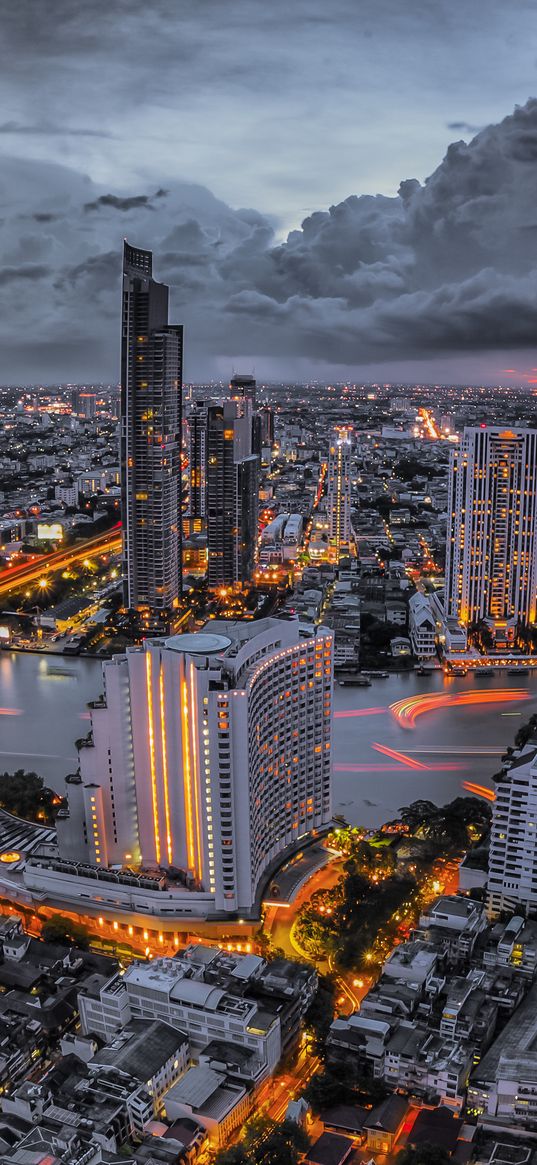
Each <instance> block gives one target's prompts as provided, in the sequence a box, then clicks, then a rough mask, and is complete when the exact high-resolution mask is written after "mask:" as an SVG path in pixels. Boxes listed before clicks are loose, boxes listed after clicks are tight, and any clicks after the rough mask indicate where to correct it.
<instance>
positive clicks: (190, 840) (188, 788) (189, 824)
mask: <svg viewBox="0 0 537 1165" xmlns="http://www.w3.org/2000/svg"><path fill="white" fill-rule="evenodd" d="M181 719H182V729H183V731H182V736H183V787H184V792H185V810H186V812H185V822H186V849H187V861H188V867H189V869H191V870H195V868H196V857H195V853H194V824H193V816H192V780H191V771H190V733H189V724H188V688H187V682H186V678H185V677H183V678H182V680H181Z"/></svg>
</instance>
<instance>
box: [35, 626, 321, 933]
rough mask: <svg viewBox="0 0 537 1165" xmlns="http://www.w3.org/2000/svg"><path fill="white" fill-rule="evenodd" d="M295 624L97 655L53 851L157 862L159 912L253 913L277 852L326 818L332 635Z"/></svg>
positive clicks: (146, 867) (79, 857) (142, 866)
mask: <svg viewBox="0 0 537 1165" xmlns="http://www.w3.org/2000/svg"><path fill="white" fill-rule="evenodd" d="M303 632H304V629H303V628H301V630H300V633H299V625H298V622H297V621H285V620H279V619H262V620H259V621H257V622H244V623H234V622H226V621H222V622H211V623H210V624H208V627H207V629H206V630H204V631H202V632H198V633H195V634H191V635H189V634H185V635H177V636H173V637H171V638H169V639H166V640H146V641H145V643H144V645H143V647H141V648H129V649H128V650H127V653H126V655H124V656H116V657H114V658H113V659H112V660H110V662H107V663H105V664H104V668H103V670H104V683H105V691H104V698H103V699H102V700H101V701H97V702H95V703H94V705H93V707H92V710H91V719H92V730H91V734H90V737H89V740H88V744H87V746H86V747H83V748H82V749H81V751H80V780H75V781H73V780H72V778H71V779H70V781H69V783H68V801H69V816H67V817H66V816H61V817H60V819H59V822H58V837H59V844H60V852H61V855H62V859H67V860H68V861H71V862H78V863H87V864H88V865H89V866H92V867H95V869H96V870H102V871H103V874H104V871H108V870H110V869H111V868H112V867H115V868H116V869H117V870H118V874H119V873H120V871H121V870H123V871H125V870H126V869H127V870H128V869H131V868H132V870H133V871H135V873H136V876H137V877H139V876H140V871H147V872H152V873H153V874H155V873H157V874H158V875H159V876H160V874H161V873H163V872H165V878H166V890H167V891H168V892H170V891H171V894H172V897H171V901H168V897H169V894H167V895H166V903H165V909H166V910H167V911H168V913H169V912H173V911H174V910H175V911H176V912H177V913H178V914H179V913H181V911H184V912H186V913H190V914H192V915H196V914H198V916H201V917H206V916H209V915H211V914H214V913H215V912H221V911H229V912H235V911H240V912H244V913H245V914H246V913H248V912H249V911H251V909H252V907H253V906H254V903H255V901H256V894H257V892H258V888H259V887H260V885H261V883H262V882H263V880H264V878H266V876H267V870H268V867H269V866H270V865H271V864H272V863H273V862H274V860H275V859H277V858H278V855H280V854H281V853H282V852H283V851H284V850H286V849H287V847H290V846H293V845H295V844H296V843H297V842H299V839H301V838H304V837H305V836H306V835H308V834H310V833H311V832H312V831H313V830H317V829H319V828H320V827H322V826H324V825H326V824H327V823H328V822H329V821H330V818H331V797H330V778H331V757H330V746H331V724H332V635H331V633H330V632H327V631H326V630H325V629H324V628H321V629H319V632H318V633H314V630H313V628H311V629H308V630H307V632H306V633H305V634H303ZM40 876H41V877H43V876H44V875H43V872H42V871H40ZM83 876H84V877H86V876H89V875H87V874H86V873H84V874H83ZM97 876H98V875H97V873H96V874H95V877H97ZM122 877H123V875H122ZM120 880H121V879H120ZM175 883H177V886H176V890H175V891H174V885H175ZM133 884H134V883H133ZM147 888H148V887H147V886H145V885H144V890H147ZM118 894H119V890H118ZM174 894H175V898H174ZM118 901H119V899H118ZM156 901H157V906H154V907H152V910H153V912H155V910H158V909H159V906H158V903H162V904H163V908H164V898H163V897H162V896H159V895H157V898H156ZM174 903H175V905H174Z"/></svg>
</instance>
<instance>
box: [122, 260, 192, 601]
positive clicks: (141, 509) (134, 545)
mask: <svg viewBox="0 0 537 1165" xmlns="http://www.w3.org/2000/svg"><path fill="white" fill-rule="evenodd" d="M152 265H153V256H152V253H151V251H142V250H140V249H139V248H137V247H131V246H129V244H128V243H125V244H124V249H123V315H122V335H121V501H122V518H123V557H124V573H125V602H126V605H127V606H128V607H142V606H146V605H147V606H149V607H150V608H151V609H152V610H153V611H162V610H165V609H167V608H170V607H173V606H174V605H176V604H177V600H178V598H179V595H180V593H181V459H180V452H181V397H182V364H183V328H182V326H180V325H177V326H172V325H169V324H168V288H167V287H166V286H165V285H164V284H163V283H157V282H156V281H155V280H154V279H153V278H152Z"/></svg>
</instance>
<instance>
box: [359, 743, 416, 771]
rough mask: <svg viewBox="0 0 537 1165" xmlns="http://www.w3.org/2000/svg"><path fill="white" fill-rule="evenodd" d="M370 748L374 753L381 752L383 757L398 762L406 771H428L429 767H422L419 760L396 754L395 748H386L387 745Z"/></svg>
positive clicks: (376, 745)
mask: <svg viewBox="0 0 537 1165" xmlns="http://www.w3.org/2000/svg"><path fill="white" fill-rule="evenodd" d="M371 748H374V749H375V752H382V753H383V754H384V756H391V758H392V760H398V761H400V762H401V764H403V765H405V767H406V768H407V769H428V768H429V765H424V764H423V761H421V760H414V758H413V757H411V756H407V755H406V753H404V752H398V751H397V749H396V748H388V745H387V744H372V745H371Z"/></svg>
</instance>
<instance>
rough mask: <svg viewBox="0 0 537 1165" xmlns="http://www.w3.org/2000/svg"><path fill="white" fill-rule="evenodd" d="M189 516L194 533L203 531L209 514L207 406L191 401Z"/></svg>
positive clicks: (189, 409)
mask: <svg viewBox="0 0 537 1165" xmlns="http://www.w3.org/2000/svg"><path fill="white" fill-rule="evenodd" d="M186 427H187V448H186V455H187V460H188V468H187V474H188V479H187V480H188V500H187V515H188V518H189V519H190V523H191V527H192V532H197V531H200V530H202V529H203V527H204V522H205V517H206V513H207V405H206V403H205V401H202V400H197V401H191V402H190V404H189V406H188V409H187V413H186Z"/></svg>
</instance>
